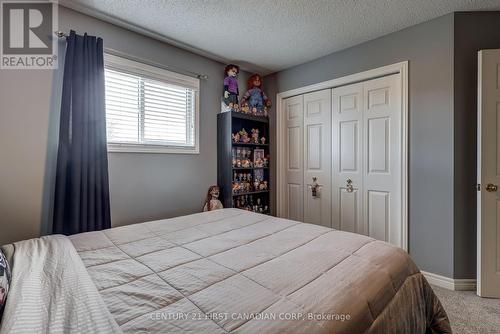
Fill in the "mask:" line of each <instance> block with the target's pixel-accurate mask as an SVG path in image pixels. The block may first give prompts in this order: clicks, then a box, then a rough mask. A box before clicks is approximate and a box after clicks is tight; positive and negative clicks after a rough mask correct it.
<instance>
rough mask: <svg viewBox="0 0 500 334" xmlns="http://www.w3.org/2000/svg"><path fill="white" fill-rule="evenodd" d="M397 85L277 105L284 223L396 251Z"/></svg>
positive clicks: (369, 84)
mask: <svg viewBox="0 0 500 334" xmlns="http://www.w3.org/2000/svg"><path fill="white" fill-rule="evenodd" d="M400 85H401V81H400V76H399V75H397V74H396V75H389V76H385V77H382V78H377V79H373V80H369V81H365V82H361V83H356V84H351V85H347V86H342V87H337V88H334V89H327V90H322V91H318V92H313V93H308V94H305V95H300V96H295V97H291V98H288V99H286V100H285V101H284V103H285V126H286V129H285V133H286V135H285V138H284V139H285V152H286V154H285V155H286V158H285V168H286V172H285V180H286V181H285V198H284V201H285V214H286V215H287V218H289V219H294V220H298V221H304V222H308V223H315V224H320V225H324V226H329V227H333V228H336V229H340V230H344V231H349V232H355V233H361V234H366V235H369V236H372V237H374V238H376V239H379V240H385V241H388V242H391V243H393V244H395V245H400V244H401V204H402V203H401V198H402V197H401V195H402V193H401V170H402V169H401V168H402V167H401V148H402V147H401V145H402V144H401V86H400ZM313 177H315V178H316V180H317V183H318V184H320V186H321V187H320V192H319V194H317V195H318V196H317V197H315V196H313V194H312V189H311V185H312V184H313Z"/></svg>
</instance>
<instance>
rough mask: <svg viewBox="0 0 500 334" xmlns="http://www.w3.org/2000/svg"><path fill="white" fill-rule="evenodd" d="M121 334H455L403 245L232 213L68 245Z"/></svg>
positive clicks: (80, 238) (92, 236) (133, 228)
mask: <svg viewBox="0 0 500 334" xmlns="http://www.w3.org/2000/svg"><path fill="white" fill-rule="evenodd" d="M70 238H71V241H72V242H73V245H74V247H75V248H76V250H77V252H78V254H79V255H80V257H81V259H82V260H83V263H84V264H85V266H86V268H87V271H88V273H89V274H90V276H91V277H92V280H93V282H94V283H95V286H96V287H97V290H98V291H99V292H100V295H101V297H102V299H103V300H104V303H105V304H106V305H107V308H108V309H109V311H110V312H111V314H112V315H113V316H114V319H115V320H116V322H117V324H118V325H119V326H120V328H121V330H123V332H125V333H142V332H144V333H416V334H418V333H425V332H426V331H428V332H435V333H451V330H450V326H449V322H448V319H447V317H446V314H445V312H444V310H443V308H442V306H441V304H440V303H439V301H438V299H437V297H436V296H435V295H434V293H433V292H432V289H431V288H430V286H429V285H428V283H427V282H426V280H425V279H424V277H423V276H422V274H420V272H419V270H418V268H417V267H416V266H415V264H414V263H413V262H412V260H411V259H410V258H409V256H408V255H407V254H406V253H405V252H404V251H402V250H401V249H398V248H395V247H393V246H390V245H389V244H387V243H384V242H380V241H376V240H374V239H371V238H368V237H366V236H361V235H357V234H352V233H345V232H340V231H335V230H332V229H329V228H325V227H321V226H316V225H310V224H303V223H298V222H294V221H290V220H285V219H279V218H274V217H269V216H265V215H260V214H254V213H249V212H246V211H241V210H237V209H225V210H218V211H212V212H207V213H202V214H195V215H190V216H185V217H179V218H174V219H168V220H161V221H153V222H148V223H143V224H136V225H129V226H126V227H120V228H113V229H110V230H106V231H102V232H90V233H83V234H78V235H75V236H72V237H70Z"/></svg>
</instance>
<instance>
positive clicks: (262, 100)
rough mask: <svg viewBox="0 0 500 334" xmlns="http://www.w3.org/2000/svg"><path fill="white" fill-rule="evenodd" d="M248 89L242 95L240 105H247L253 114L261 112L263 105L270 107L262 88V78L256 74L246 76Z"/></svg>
mask: <svg viewBox="0 0 500 334" xmlns="http://www.w3.org/2000/svg"><path fill="white" fill-rule="evenodd" d="M247 85H248V88H247V89H248V90H247V92H246V93H245V95H243V98H242V100H241V105H245V106H248V107H249V109H250V110H251V111H252V113H253V114H256V113H257V112H262V111H263V110H264V107H270V106H271V101H270V100H269V99H268V98H267V96H266V94H264V91H263V90H262V78H261V77H260V75H258V74H254V75H252V76H251V77H250V78H248V82H247Z"/></svg>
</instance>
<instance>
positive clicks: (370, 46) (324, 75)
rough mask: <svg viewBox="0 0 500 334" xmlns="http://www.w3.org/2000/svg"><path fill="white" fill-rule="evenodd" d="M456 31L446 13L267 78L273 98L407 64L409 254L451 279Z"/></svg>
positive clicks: (424, 265) (451, 15)
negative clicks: (299, 88) (327, 82)
mask: <svg viewBox="0 0 500 334" xmlns="http://www.w3.org/2000/svg"><path fill="white" fill-rule="evenodd" d="M453 29H454V16H453V14H450V15H446V16H443V17H440V18H438V19H435V20H432V21H429V22H426V23H423V24H419V25H417V26H413V27H411V28H408V29H405V30H402V31H399V32H395V33H392V34H389V35H386V36H384V37H381V38H378V39H375V40H372V41H369V42H366V43H363V44H360V45H357V46H355V47H352V48H349V49H347V50H344V51H340V52H336V53H333V54H331V55H328V56H325V57H323V58H320V59H317V60H315V61H311V62H308V63H305V64H302V65H298V66H295V67H293V68H290V69H287V70H284V71H282V72H278V73H275V74H272V75H270V76H267V77H266V78H265V82H266V85H267V88H268V91H269V93H270V96H276V95H275V94H276V93H277V92H282V91H286V90H289V89H293V88H297V87H302V86H306V85H310V84H313V83H317V82H321V81H326V80H330V79H333V78H338V77H342V76H345V75H349V74H353V73H357V72H361V71H365V70H369V69H372V68H376V67H380V66H384V65H388V64H393V63H396V62H400V61H405V60H408V61H409V159H410V163H409V164H410V169H409V234H410V236H409V248H410V254H411V256H412V257H413V259H414V260H415V261H416V263H417V264H418V265H419V266H420V267H421V268H422V270H426V271H429V272H433V273H436V274H441V275H444V276H448V277H453V275H454V272H453V270H454V267H453V266H454V261H453V250H454V239H453V227H454V226H453V214H454V211H453V208H454V207H453V204H454V203H453V189H454V175H453V165H454V156H453V138H454V129H453V71H454V67H453ZM273 116H274V117H273V118H274V119H273V122H275V114H274V115H273ZM271 139H273V137H271ZM272 142H274V143H275V142H276V141H275V140H273V141H272ZM274 150H275V148H274ZM274 175H276V174H275V173H274Z"/></svg>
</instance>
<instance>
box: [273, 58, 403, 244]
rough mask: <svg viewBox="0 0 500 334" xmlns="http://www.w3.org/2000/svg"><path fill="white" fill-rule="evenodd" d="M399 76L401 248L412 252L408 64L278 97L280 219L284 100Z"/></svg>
mask: <svg viewBox="0 0 500 334" xmlns="http://www.w3.org/2000/svg"><path fill="white" fill-rule="evenodd" d="M391 74H399V75H400V80H401V137H402V138H401V148H402V150H401V194H402V199H401V216H402V217H401V224H402V225H401V234H402V235H401V248H403V249H404V250H405V251H408V61H403V62H399V63H395V64H391V65H387V66H382V67H378V68H374V69H371V70H368V71H364V72H359V73H355V74H351V75H347V76H343V77H340V78H336V79H332V80H328V81H323V82H320V83H316V84H312V85H308V86H304V87H299V88H295V89H291V90H287V91H284V92H280V93H278V94H276V111H277V114H276V122H277V124H276V127H277V129H276V152H277V164H276V165H277V169H276V183H277V187H276V189H277V192H276V199H277V201H276V203H277V206H276V208H277V216H278V217H282V216H283V214H284V206H285V203H284V198H285V182H284V181H285V173H284V170H283V168H284V167H285V150H284V143H285V139H284V135H285V131H284V125H285V119H284V116H285V112H284V107H285V104H284V99H286V98H289V97H292V96H296V95H302V94H306V93H311V92H315V91H318V90H323V89H332V88H335V87H339V86H345V85H349V84H353V83H357V82H362V81H367V80H371V79H376V78H379V77H383V76H387V75H391Z"/></svg>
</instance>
